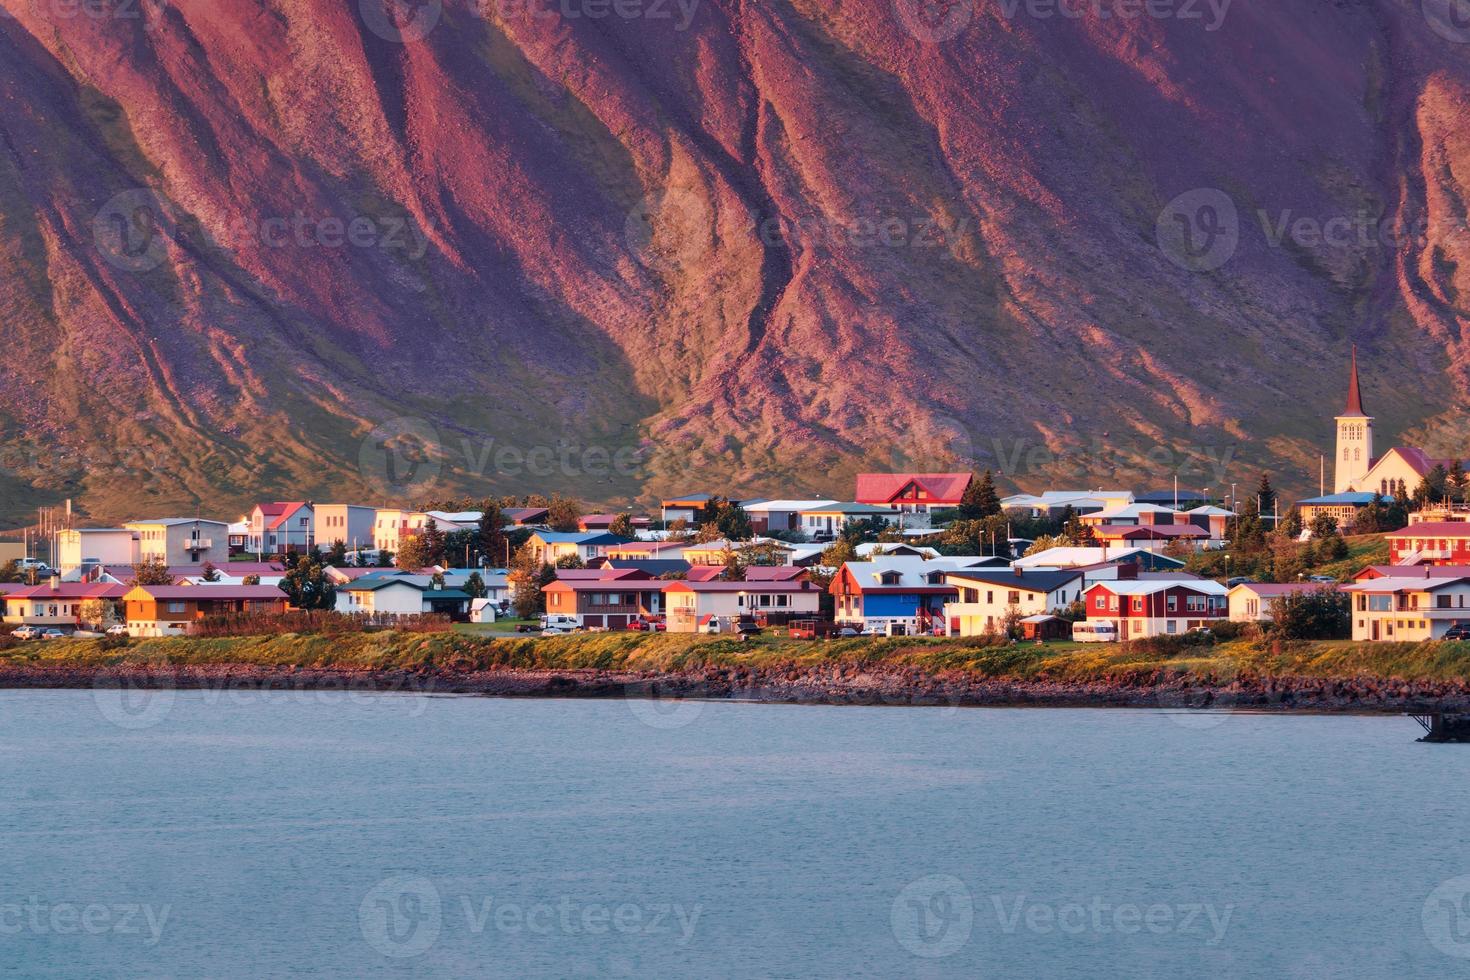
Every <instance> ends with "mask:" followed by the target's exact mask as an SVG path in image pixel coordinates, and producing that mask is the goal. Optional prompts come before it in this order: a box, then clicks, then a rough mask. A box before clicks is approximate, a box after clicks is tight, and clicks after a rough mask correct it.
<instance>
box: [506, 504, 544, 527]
mask: <svg viewBox="0 0 1470 980" xmlns="http://www.w3.org/2000/svg"><path fill="white" fill-rule="evenodd" d="M500 516H501V517H502V518H503V519H504V520H505V521H506V522H507V524H508V525H509V526H511V527H535V526H538V525H541V524H544V523H546V519H547V518H548V517H550V516H551V512H550V511H549V510H547V509H546V508H545V507H506V508H503V509H502V510H501V511H500Z"/></svg>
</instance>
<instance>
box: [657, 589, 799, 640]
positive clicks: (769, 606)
mask: <svg viewBox="0 0 1470 980" xmlns="http://www.w3.org/2000/svg"><path fill="white" fill-rule="evenodd" d="M664 602H665V603H666V608H667V619H668V626H669V632H670V633H696V632H699V631H700V630H701V629H703V628H704V627H705V626H706V625H707V624H708V623H709V622H710V621H711V620H718V621H719V623H720V625H721V627H722V628H728V627H730V626H731V625H732V624H733V623H734V622H735V621H736V620H739V619H741V618H744V617H757V618H760V617H762V616H771V617H773V618H775V619H776V620H777V621H781V622H784V621H786V620H789V619H792V618H796V619H800V618H810V617H813V616H816V615H817V614H818V613H819V612H820V611H821V608H822V590H821V589H819V588H817V586H815V585H814V584H812V583H811V582H808V581H806V580H804V579H803V580H797V581H787V582H725V581H720V580H716V581H712V582H687V581H686V582H666V583H664Z"/></svg>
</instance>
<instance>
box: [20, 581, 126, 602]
mask: <svg viewBox="0 0 1470 980" xmlns="http://www.w3.org/2000/svg"><path fill="white" fill-rule="evenodd" d="M127 594H128V587H127V586H126V585H115V584H112V583H105V582H63V583H61V585H60V586H58V587H57V588H54V589H53V588H52V587H51V586H50V585H26V586H18V587H16V588H15V589H14V590H12V591H8V592H6V594H5V596H6V598H8V599H121V598H122V597H123V596H125V595H127Z"/></svg>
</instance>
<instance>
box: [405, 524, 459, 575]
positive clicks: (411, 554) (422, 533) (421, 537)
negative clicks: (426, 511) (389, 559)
mask: <svg viewBox="0 0 1470 980" xmlns="http://www.w3.org/2000/svg"><path fill="white" fill-rule="evenodd" d="M447 550H448V542H447V540H446V538H445V535H444V532H443V531H442V530H441V529H440V527H439V525H438V524H435V523H434V522H433V521H432V520H431V521H429V522H428V523H427V524H425V525H424V526H423V527H422V528H420V529H419V532H418V533H417V534H411V535H409V536H408V537H406V538H404V539H403V541H402V543H401V544H400V545H399V547H398V567H399V568H402V569H406V570H409V571H413V570H416V569H420V568H428V567H429V566H430V565H445V564H447V558H446V556H445V552H446V551H447Z"/></svg>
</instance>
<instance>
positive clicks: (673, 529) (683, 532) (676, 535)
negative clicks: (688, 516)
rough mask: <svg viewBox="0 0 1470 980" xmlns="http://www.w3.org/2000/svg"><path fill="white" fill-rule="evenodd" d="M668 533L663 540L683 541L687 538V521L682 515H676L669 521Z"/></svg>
mask: <svg viewBox="0 0 1470 980" xmlns="http://www.w3.org/2000/svg"><path fill="white" fill-rule="evenodd" d="M667 530H668V532H669V534H668V537H667V538H666V539H665V540H668V541H677V542H680V543H683V542H685V541H688V540H689V537H690V536H689V522H688V521H686V520H685V519H684V518H682V517H676V518H674V519H673V520H672V521H669V526H668V528H667Z"/></svg>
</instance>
